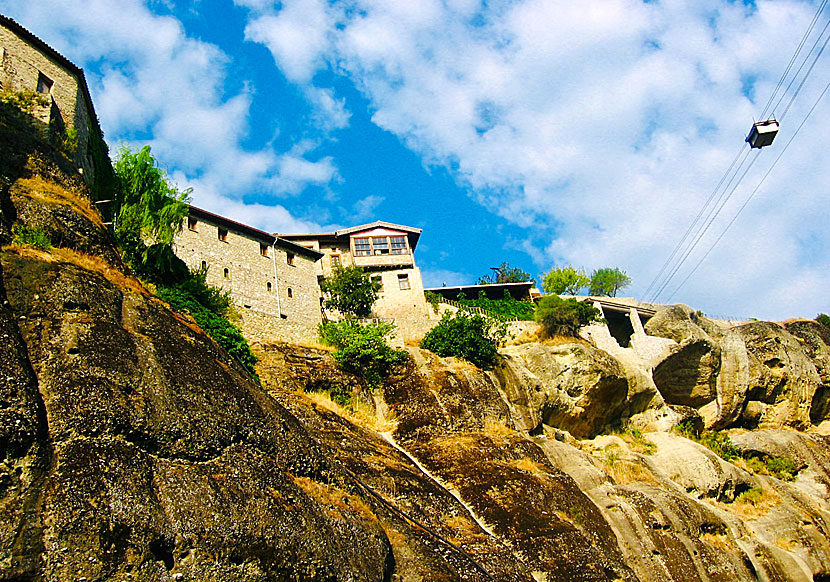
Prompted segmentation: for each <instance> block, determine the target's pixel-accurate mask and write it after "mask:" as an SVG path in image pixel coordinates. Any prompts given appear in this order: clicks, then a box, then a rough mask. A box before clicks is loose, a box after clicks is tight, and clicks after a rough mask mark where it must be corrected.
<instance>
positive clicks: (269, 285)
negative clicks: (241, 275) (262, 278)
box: [265, 281, 272, 293]
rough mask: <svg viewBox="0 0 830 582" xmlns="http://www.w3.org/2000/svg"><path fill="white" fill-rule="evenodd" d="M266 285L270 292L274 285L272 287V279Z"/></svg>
mask: <svg viewBox="0 0 830 582" xmlns="http://www.w3.org/2000/svg"><path fill="white" fill-rule="evenodd" d="M265 287H266V288H267V289H268V293H270V292H271V288H272V287H271V281H268V282H267V283H266V284H265Z"/></svg>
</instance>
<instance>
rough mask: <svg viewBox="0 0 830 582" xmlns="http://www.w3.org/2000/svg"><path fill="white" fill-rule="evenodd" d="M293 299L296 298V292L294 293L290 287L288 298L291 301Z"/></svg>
mask: <svg viewBox="0 0 830 582" xmlns="http://www.w3.org/2000/svg"><path fill="white" fill-rule="evenodd" d="M292 297H294V291H293V289H291V287H289V288H288V298H289V299H291V298H292Z"/></svg>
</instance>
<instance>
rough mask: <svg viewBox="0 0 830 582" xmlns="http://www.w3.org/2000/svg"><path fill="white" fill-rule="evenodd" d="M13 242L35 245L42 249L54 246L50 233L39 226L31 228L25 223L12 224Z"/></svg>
mask: <svg viewBox="0 0 830 582" xmlns="http://www.w3.org/2000/svg"><path fill="white" fill-rule="evenodd" d="M12 242H13V243H14V244H16V245H22V246H27V247H34V248H36V249H40V250H42V251H48V250H49V249H51V248H52V241H51V240H50V239H49V235H48V234H46V233H45V232H43V230H41V229H39V228H29V227H28V226H25V225H23V224H15V225H14V226H12Z"/></svg>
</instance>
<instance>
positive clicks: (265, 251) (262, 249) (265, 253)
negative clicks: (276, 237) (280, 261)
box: [259, 243, 268, 257]
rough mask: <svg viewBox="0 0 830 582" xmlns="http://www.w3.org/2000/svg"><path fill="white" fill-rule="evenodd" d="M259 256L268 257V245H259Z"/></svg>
mask: <svg viewBox="0 0 830 582" xmlns="http://www.w3.org/2000/svg"><path fill="white" fill-rule="evenodd" d="M259 254H260V255H262V256H263V257H267V256H268V245H267V244H265V243H259Z"/></svg>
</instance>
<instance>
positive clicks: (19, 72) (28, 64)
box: [0, 24, 93, 177]
mask: <svg viewBox="0 0 830 582" xmlns="http://www.w3.org/2000/svg"><path fill="white" fill-rule="evenodd" d="M40 74H42V75H44V76H45V77H47V78H48V79H49V80H50V81H51V82H52V85H51V87H50V88H49V90H48V92H46V93H42V94H43V95H44V96H46V97H47V98H48V99H49V103H48V104H47V106H46V107H37V108H36V110H35V112H34V114H35V117H36V119H38V121H41V122H42V123H44V124H46V125H48V126H49V127H50V128H52V129H53V131H55V130H57V131H60V129H61V128H63V127H71V128H74V129H75V130H76V131H77V132H78V149H77V151H76V152H75V155H74V161H75V162H76V164H77V166H78V167H80V168H83V171H84V175H85V176H90V177H91V176H92V175H93V167H92V160H91V158H90V156H89V155H88V153H89V152H88V143H89V131H90V130H89V127H90V113H89V106H88V105H87V103H86V99H85V98H84V93H83V89H82V81H81V80H79V79H78V77H77V76H76V73H75V72H74V71H71V70H69V69H67V68H66V67H65V66H63V65H62V64H61V63H60V62H58V61H57V60H56V59H55V58H52V57H51V56H50V55H48V54H47V53H45V52H44V51H42V50H40V49H39V48H38V47H36V46H33V45H32V44H31V43H29V42H27V41H26V40H25V39H24V38H21V37H20V35H18V34H17V33H16V32H15V31H14V30H12V29H10V28H8V27H6V26H3V25H2V24H0V85H2V88H3V89H10V90H13V91H32V92H37V90H38V78H39V76H40ZM90 106H91V105H90Z"/></svg>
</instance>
